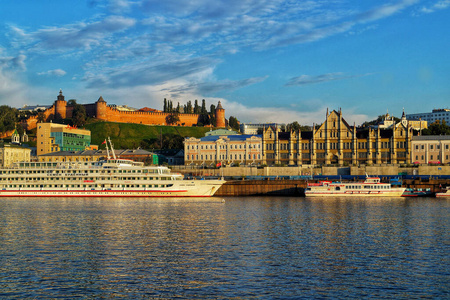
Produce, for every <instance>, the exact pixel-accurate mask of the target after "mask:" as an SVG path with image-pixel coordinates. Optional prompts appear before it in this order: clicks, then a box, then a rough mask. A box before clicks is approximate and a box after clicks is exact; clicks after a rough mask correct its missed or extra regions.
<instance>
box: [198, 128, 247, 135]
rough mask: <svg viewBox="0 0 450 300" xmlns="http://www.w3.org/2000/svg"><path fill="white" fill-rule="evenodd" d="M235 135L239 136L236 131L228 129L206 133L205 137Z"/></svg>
mask: <svg viewBox="0 0 450 300" xmlns="http://www.w3.org/2000/svg"><path fill="white" fill-rule="evenodd" d="M235 134H239V133H238V132H236V131H233V130H231V129H230V130H228V129H216V130H211V131H207V132H206V133H205V136H210V135H235Z"/></svg>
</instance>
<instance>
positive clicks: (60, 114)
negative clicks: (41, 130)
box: [55, 89, 67, 119]
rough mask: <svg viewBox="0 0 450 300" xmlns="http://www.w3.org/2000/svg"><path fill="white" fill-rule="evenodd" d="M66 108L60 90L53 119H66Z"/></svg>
mask: <svg viewBox="0 0 450 300" xmlns="http://www.w3.org/2000/svg"><path fill="white" fill-rule="evenodd" d="M66 107H67V102H66V100H64V96H63V94H62V90H61V89H60V90H59V95H58V98H57V99H56V101H55V118H56V119H65V118H66Z"/></svg>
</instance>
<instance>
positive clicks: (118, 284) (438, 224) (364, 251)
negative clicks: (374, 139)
mask: <svg viewBox="0 0 450 300" xmlns="http://www.w3.org/2000/svg"><path fill="white" fill-rule="evenodd" d="M449 215H450V200H445V199H436V198H417V199H411V198H409V199H408V198H387V199H377V198H373V199H369V198H367V199H305V198H301V197H233V198H231V197H230V198H206V199H111V198H108V199H101V198H57V199H51V198H25V199H19V198H15V199H5V198H3V199H0V255H1V256H0V298H2V299H4V298H11V299H23V298H77V297H82V298H127V299H130V298H161V299H173V298H180V299H181V298H195V299H198V298H214V299H274V298H282V299H293V298H321V299H327V298H330V299H331V298H375V299H382V298H396V299H412V298H449V297H450V287H449V282H450V271H449V270H450V268H449V265H450V263H449V255H450V239H449V232H450V224H449Z"/></svg>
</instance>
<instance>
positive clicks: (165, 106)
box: [163, 98, 167, 112]
mask: <svg viewBox="0 0 450 300" xmlns="http://www.w3.org/2000/svg"><path fill="white" fill-rule="evenodd" d="M163 112H167V99H166V98H164V109H163Z"/></svg>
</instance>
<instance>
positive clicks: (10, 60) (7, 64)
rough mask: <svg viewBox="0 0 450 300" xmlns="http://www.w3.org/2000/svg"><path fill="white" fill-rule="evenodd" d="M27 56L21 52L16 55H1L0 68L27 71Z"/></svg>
mask: <svg viewBox="0 0 450 300" xmlns="http://www.w3.org/2000/svg"><path fill="white" fill-rule="evenodd" d="M26 58H27V57H26V56H25V55H23V54H20V55H18V56H16V57H0V68H3V69H9V70H13V71H17V70H18V71H25V70H26V65H25V59H26Z"/></svg>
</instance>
